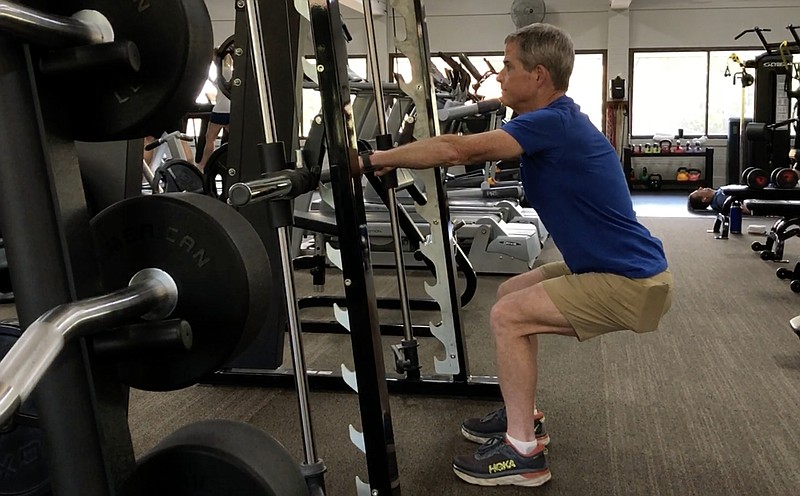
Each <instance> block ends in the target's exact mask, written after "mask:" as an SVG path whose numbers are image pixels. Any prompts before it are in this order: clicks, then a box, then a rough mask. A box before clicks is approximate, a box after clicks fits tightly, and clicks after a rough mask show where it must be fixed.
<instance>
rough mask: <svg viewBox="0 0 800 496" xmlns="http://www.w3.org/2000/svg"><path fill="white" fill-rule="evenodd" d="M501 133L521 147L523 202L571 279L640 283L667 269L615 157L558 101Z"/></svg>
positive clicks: (571, 105) (567, 102) (571, 107)
mask: <svg viewBox="0 0 800 496" xmlns="http://www.w3.org/2000/svg"><path fill="white" fill-rule="evenodd" d="M502 129H503V130H504V131H506V132H507V133H508V134H510V135H511V136H512V137H513V138H514V139H516V140H517V142H518V143H519V144H520V146H521V147H522V149H523V151H524V153H523V155H522V157H521V163H520V178H521V180H522V186H523V188H524V189H525V196H526V197H527V199H528V201H529V202H530V204H531V206H532V207H533V208H534V209H536V212H537V213H538V214H539V216H540V218H541V220H542V222H543V223H544V225H545V226H546V227H547V229H548V231H550V235H551V236H552V237H553V241H554V242H555V244H556V246H557V247H558V249H559V251H560V252H561V254H562V255H563V257H564V262H565V263H566V264H567V266H568V267H569V269H570V270H571V271H572V272H573V273H575V274H580V273H586V272H603V273H611V274H618V275H621V276H625V277H631V278H637V279H639V278H646V277H651V276H654V275H656V274H659V273H661V272H663V271H664V270H666V268H667V259H666V256H665V255H664V248H663V246H662V244H661V241H660V240H659V239H658V238H655V237H653V236H652V235H651V234H650V232H649V231H648V230H647V228H645V227H644V226H643V225H641V224H640V223H639V221H638V220H637V219H636V213H635V212H634V211H633V204H632V202H631V197H630V193H629V192H628V185H627V183H626V181H625V176H624V174H623V172H622V167H621V166H620V161H619V157H618V156H617V153H616V151H615V150H614V148H613V147H612V146H611V144H610V143H609V142H608V140H607V139H606V137H605V136H603V134H602V133H601V132H600V131H598V130H597V128H596V127H594V125H593V124H592V123H591V121H590V120H589V117H588V116H586V114H583V113H581V111H580V107H579V106H578V105H576V104H575V102H574V101H573V100H572V99H571V98H569V97H567V96H562V97H560V98H558V99H557V100H555V101H553V102H552V103H551V104H550V105H548V106H547V107H544V108H541V109H538V110H535V111H533V112H527V113H524V114H522V115H520V116H518V117H516V118H515V119H513V120H511V121H510V122H508V123H506V124H505V125H504V126H503V127H502Z"/></svg>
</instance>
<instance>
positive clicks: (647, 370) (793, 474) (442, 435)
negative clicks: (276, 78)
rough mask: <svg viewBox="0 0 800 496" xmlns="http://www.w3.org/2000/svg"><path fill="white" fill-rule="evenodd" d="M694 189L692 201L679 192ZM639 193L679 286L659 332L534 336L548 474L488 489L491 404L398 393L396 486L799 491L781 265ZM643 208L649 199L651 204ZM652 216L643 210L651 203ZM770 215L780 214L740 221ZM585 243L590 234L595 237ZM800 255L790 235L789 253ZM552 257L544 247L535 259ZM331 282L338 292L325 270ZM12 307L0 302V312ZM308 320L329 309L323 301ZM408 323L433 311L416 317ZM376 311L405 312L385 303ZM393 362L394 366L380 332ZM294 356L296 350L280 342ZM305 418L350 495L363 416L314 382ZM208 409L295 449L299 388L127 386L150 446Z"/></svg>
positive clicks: (391, 317) (381, 287)
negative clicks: (466, 469) (478, 435)
mask: <svg viewBox="0 0 800 496" xmlns="http://www.w3.org/2000/svg"><path fill="white" fill-rule="evenodd" d="M684 198H685V196H684ZM646 200H647V201H646V202H644V203H642V205H643V206H642V208H641V210H640V211H639V215H640V216H641V217H642V222H643V223H644V224H645V225H646V226H647V227H648V228H650V229H651V231H652V232H653V233H654V234H655V235H656V236H658V237H660V238H661V239H662V240H663V242H664V246H665V249H666V252H667V256H668V259H669V262H670V270H671V271H672V273H673V274H674V277H675V281H676V297H675V300H674V303H673V306H672V309H671V310H670V312H669V313H668V314H667V315H666V316H665V318H664V319H663V321H662V324H661V326H660V329H659V330H658V331H657V332H654V333H650V334H647V335H643V336H637V335H635V334H633V333H630V332H620V333H615V334H613V335H607V336H603V337H600V338H598V339H594V340H590V341H588V342H585V343H578V342H577V341H575V340H573V339H568V338H563V337H558V336H544V337H543V338H542V339H541V341H540V343H541V344H540V358H541V366H540V383H539V397H538V403H539V406H540V408H542V409H543V410H544V411H545V412H546V415H547V421H546V427H547V430H548V432H549V433H550V435H551V437H552V444H551V445H550V448H549V454H548V461H549V463H550V467H551V470H552V472H553V480H552V481H550V482H548V483H547V484H546V485H545V486H543V487H541V488H537V489H525V488H517V487H504V488H492V489H490V488H480V487H476V486H471V485H468V484H466V483H464V482H462V481H460V480H459V479H457V478H456V477H455V476H454V475H453V473H452V471H451V460H452V457H453V456H454V455H456V454H461V453H470V452H471V451H473V450H474V449H475V446H476V445H474V444H472V443H469V442H468V441H466V440H464V439H463V438H462V437H461V435H460V432H459V426H460V423H461V421H462V420H463V419H464V418H466V417H473V416H481V415H483V414H485V413H487V412H488V411H490V410H492V409H494V408H495V407H496V406H498V404H497V403H495V402H490V401H484V400H477V399H470V398H457V399H456V398H431V397H415V396H398V395H394V396H392V397H391V415H392V423H393V428H394V433H395V440H396V445H397V459H398V465H399V474H400V487H401V489H402V493H403V494H404V495H459V496H469V495H473V494H474V495H478V494H496V495H516V494H530V493H539V494H542V495H570V496H583V495H591V496H600V495H615V496H616V495H664V496H666V495H675V496H685V495H698V496H708V495H726V496H727V495H747V496H754V495H786V496H789V495H796V494H798V493H800V427H798V419H800V414H799V413H798V412H800V341H798V338H797V336H795V335H794V333H792V332H791V330H790V328H789V324H788V322H789V319H791V318H792V317H794V316H795V315H797V314H800V295H797V294H794V293H792V292H791V291H790V290H789V288H788V283H787V281H781V280H778V279H777V278H776V277H775V275H774V274H775V269H776V268H777V267H779V266H783V267H792V265H785V264H784V265H779V264H775V263H773V262H763V261H761V260H760V259H759V257H758V255H757V254H756V253H754V252H752V251H751V249H750V247H749V245H750V243H751V242H752V241H753V240H763V237H756V236H749V235H740V236H732V237H731V239H729V240H727V241H725V240H716V239H714V235H713V234H709V233H707V232H706V230H707V229H709V228H711V226H712V224H713V219H712V218H711V217H708V216H691V215H687V214H686V213H685V207H683V204H682V203H678V204H675V205H677V206H675V205H673V206H672V207H669V208H673V210H672V212H674V215H675V216H674V217H673V216H665V215H670V214H669V213H668V212H666V211H664V209H663V206H662V207H658V206H653V205H651V204H650V202H649V199H646ZM647 209H650V210H649V211H648V210H647ZM656 211H657V213H658V216H653V217H650V216H645V214H646V213H648V212H649V213H653V212H656ZM749 223H758V224H770V223H771V220H765V219H757V218H752V219H746V220H745V225H747V224H749ZM586 242H587V243H591V240H586ZM797 256H800V243H797V242H796V241H795V240H790V241H789V242H788V243H787V247H786V257H787V258H789V259H791V260H792V261H793V262H794V260H795V259H796V257H797ZM558 258H559V254H558V251H557V250H556V249H555V248H554V247H553V246H552V243H550V242H548V244H547V245H546V247H545V250H544V251H543V253H542V256H541V257H540V259H539V262H538V263H544V262H548V261H552V260H557V259H558ZM426 279H427V276H426V275H425V274H423V273H420V272H418V271H410V272H409V289H410V294H411V296H412V297H423V296H424V291H423V289H422V283H423V281H424V280H426ZM503 279H504V278H503V277H492V276H481V277H480V279H479V283H478V292H477V294H476V297H475V298H474V299H473V300H472V301H471V302H470V303H469V304H468V305H467V306H466V307H465V308H463V310H462V319H463V322H464V331H465V335H466V343H467V352H468V354H469V363H470V366H471V373H472V374H475V375H493V374H494V371H495V358H494V350H493V346H492V340H491V336H490V333H489V331H488V322H487V321H488V315H489V309H490V308H491V305H492V303H493V300H494V294H495V291H496V289H497V286H498V284H500V282H502V281H503ZM297 286H298V290H299V293H300V296H304V295H311V294H312V292H311V285H310V277H309V276H308V275H307V274H305V273H298V275H297ZM376 288H377V291H378V293H379V294H382V295H392V296H394V295H395V293H396V281H395V279H394V275H393V273H392V272H391V271H386V270H381V271H377V272H376ZM326 292H327V293H330V294H339V293H341V283H340V281H338V280H337V278H336V277H333V276H331V277H329V279H328V285H327V287H326ZM9 316H13V308H12V309H9V308H8V307H5V308H0V317H9ZM302 317H303V318H304V319H310V318H320V317H321V318H325V319H330V318H332V317H331V314H330V312H329V311H328V310H324V311H323V310H313V311H307V310H304V311H303V314H302ZM413 317H414V323H415V324H426V323H427V322H428V321H429V320H430V319H431V318H433V317H432V316H431V315H430V314H425V313H414V314H413ZM381 320H382V321H383V322H398V321H399V315H398V314H397V312H390V311H382V312H381ZM304 339H305V341H304V343H305V349H306V355H307V362H308V366H309V368H312V369H338V368H339V366H340V364H342V363H344V364H346V365H348V367H350V368H353V358H352V352H351V348H350V343H349V340H348V338H347V336H342V335H332V334H324V335H320V334H316V335H306V336H305V338H304ZM384 339H385V345H386V346H385V349H386V350H387V351H386V353H385V354H384V360H385V361H386V363H387V364H390V363H391V361H390V360H391V354H390V352H388V346H389V344H392V343H394V342H396V341H397V339H398V338H384ZM421 341H422V342H421V360H422V363H423V367H424V369H423V371H424V372H428V373H430V372H432V369H433V365H432V363H433V356H434V355H436V354H438V353H441V346H440V345H439V343H438V341H436V340H434V339H432V338H423V339H421ZM285 357H286V362H285V363H286V364H287V366H288V365H289V360H290V359H289V357H290V354H289V353H288V352H287V353H285ZM311 408H312V411H311V416H312V421H313V425H314V431H315V435H316V436H315V437H316V447H317V450H318V453H319V456H320V457H321V458H322V459H323V460H324V462H325V464H326V465H327V467H328V473H327V475H326V485H327V489H328V494H330V495H334V496H338V495H354V494H356V492H355V479H356V477H360V478H361V479H366V478H367V476H366V462H365V457H364V455H363V454H362V453H360V452H359V451H358V450H357V449H356V448H355V447H354V446H353V445H352V444H351V442H350V440H349V434H348V425H350V424H353V425H354V426H355V427H357V428H358V427H359V426H360V417H359V410H358V401H357V396H356V395H355V394H348V393H327V392H312V394H311ZM202 419H233V420H239V421H244V422H247V423H250V424H252V425H255V426H257V427H259V428H261V429H263V430H264V431H266V432H268V433H270V434H271V435H272V436H273V437H274V438H276V439H277V440H278V441H280V442H281V443H282V444H283V445H284V446H285V447H286V448H287V449H288V451H289V452H290V453H291V454H292V456H294V457H295V459H296V460H298V461H299V460H302V458H303V449H302V442H301V433H300V425H299V419H298V411H297V401H296V398H295V395H294V393H293V392H292V391H289V390H282V389H270V388H255V387H251V388H246V387H221V386H203V385H199V386H195V387H191V388H187V389H184V390H180V391H175V392H168V393H151V392H144V391H138V390H133V391H132V392H131V406H130V428H131V433H132V437H133V441H134V445H135V450H136V451H137V453H138V454H144V453H146V452H147V451H148V450H150V449H151V448H152V447H153V446H155V445H156V444H157V443H158V441H159V440H160V439H162V438H164V437H165V436H166V435H168V434H169V433H171V432H173V431H174V430H175V429H177V428H178V427H180V426H183V425H186V424H189V423H192V422H195V421H198V420H202Z"/></svg>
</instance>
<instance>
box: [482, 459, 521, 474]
mask: <svg viewBox="0 0 800 496" xmlns="http://www.w3.org/2000/svg"><path fill="white" fill-rule="evenodd" d="M512 468H517V464H516V463H514V460H503V461H502V462H497V463H492V464H491V465H489V473H490V474H495V473H497V472H502V471H504V470H509V469H512Z"/></svg>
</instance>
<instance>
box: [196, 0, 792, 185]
mask: <svg viewBox="0 0 800 496" xmlns="http://www.w3.org/2000/svg"><path fill="white" fill-rule="evenodd" d="M206 3H207V4H208V6H209V10H210V12H211V18H212V20H213V26H214V39H215V42H217V43H219V42H221V41H222V40H224V39H225V38H226V37H227V36H228V35H230V34H231V33H232V32H233V17H234V0H206ZM754 3H755V2H744V1H742V0H711V1H703V2H702V3H701V2H695V1H691V0H631V3H630V8H629V9H628V10H625V11H611V10H609V0H545V4H546V6H547V15H546V16H545V22H550V23H553V24H556V25H559V26H562V27H564V28H565V29H567V30H568V31H569V32H570V33H571V34H572V37H573V39H574V41H575V47H576V48H577V49H578V50H604V51H606V57H607V59H606V60H607V73H608V74H610V75H616V74H623V75H627V76H625V77H626V79H628V80H630V76H629V72H630V71H629V67H628V65H629V54H630V50H631V49H638V48H714V47H718V48H731V49H733V48H737V47H748V48H760V44H759V42H758V40H757V39H756V38H755V37H753V36H745V37H742V38H741V39H739V40H734V39H733V38H734V37H735V36H736V35H737V34H739V33H740V32H742V31H743V30H745V29H750V28H753V27H754V26H759V27H761V28H771V29H773V33H772V34H774V36H775V37H776V38H777V37H780V36H783V31H785V29H784V28H785V26H786V25H787V24H788V23H790V22H792V23H798V22H800V3H798V0H761V1H759V2H757V3H758V5H757V6H754V5H753V4H754ZM378 4H382V5H384V6H385V5H386V4H387V0H379V1H377V0H373V5H378ZM510 7H511V0H494V1H491V2H489V1H486V0H426V1H425V10H426V14H427V26H428V37H429V39H430V44H431V51H432V52H437V51H444V52H476V51H477V52H485V51H498V52H501V51H502V50H503V39H504V38H505V36H506V34H508V33H509V32H511V31H513V30H514V24H513V22H512V21H511V16H510V15H509V11H510ZM342 15H343V17H344V18H345V21H346V23H347V27H348V29H349V30H350V33H351V34H352V35H353V41H352V42H351V43H350V44H349V45H348V49H349V51H350V53H351V54H353V55H363V54H365V53H366V51H367V48H366V41H365V34H364V31H365V28H364V22H363V17H362V15H361V14H360V13H357V12H355V11H353V10H350V9H348V8H343V9H342ZM395 26H396V27H395ZM395 31H396V32H404V29H403V25H402V19H395V20H392V18H391V15H389V16H387V15H380V16H376V17H375V32H376V34H377V35H378V53H380V54H385V55H384V57H382V58H381V59H380V61H379V62H380V64H381V74H382V75H383V77H384V78H385V79H388V77H387V74H388V66H389V57H388V54H389V53H391V52H395V51H396V49H395V46H394V33H395ZM770 40H771V39H770ZM771 41H772V40H771ZM676 84H679V83H676ZM710 145H711V146H714V147H715V148H717V152H716V153H715V154H714V157H715V164H714V170H715V172H716V173H717V179H716V180H715V184H722V182H724V171H725V156H726V153H725V146H726V143H725V140H719V141H712V142H711V143H710Z"/></svg>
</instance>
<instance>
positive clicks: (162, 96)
mask: <svg viewBox="0 0 800 496" xmlns="http://www.w3.org/2000/svg"><path fill="white" fill-rule="evenodd" d="M50 6H51V9H52V10H53V11H54V13H56V14H61V15H66V16H71V15H72V14H74V13H75V12H77V11H79V10H82V9H92V10H96V11H98V12H100V13H102V14H103V15H104V16H105V17H106V18H107V19H108V20H109V22H110V23H111V25H112V27H113V28H114V36H115V41H130V42H133V43H134V44H135V45H136V47H137V48H138V52H139V56H140V59H141V67H140V69H139V71H138V72H133V71H131V70H108V71H105V72H104V73H102V74H98V73H97V72H96V71H94V72H89V73H85V74H73V75H71V76H70V77H59V78H57V82H56V83H55V85H54V87H55V88H56V89H57V90H58V91H59V92H60V95H62V99H61V101H62V102H63V105H64V106H65V107H66V109H67V114H68V115H69V116H70V119H71V120H72V121H71V122H72V129H74V136H73V137H74V138H75V139H80V140H83V141H109V140H121V139H135V138H141V137H143V136H148V135H155V136H159V135H160V134H161V132H162V131H165V130H166V131H177V128H176V129H172V128H173V127H175V126H176V125H177V124H178V123H179V122H180V120H181V118H182V117H183V116H184V114H186V113H187V112H188V111H189V110H190V109H191V108H192V107H193V105H194V101H195V99H196V98H197V95H199V94H200V92H201V90H202V88H203V84H204V83H205V81H206V78H207V77H208V68H209V65H210V64H211V57H212V52H213V33H212V31H211V19H210V17H209V14H208V9H207V8H206V4H205V2H204V1H203V0H159V1H157V2H156V1H154V0H136V1H133V2H131V1H127V2H126V1H116V2H108V1H106V0H64V1H61V2H50Z"/></svg>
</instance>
